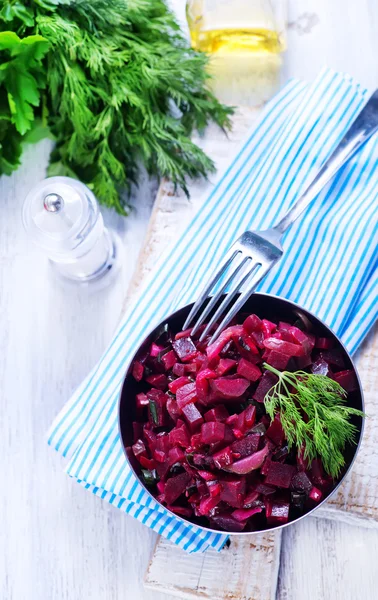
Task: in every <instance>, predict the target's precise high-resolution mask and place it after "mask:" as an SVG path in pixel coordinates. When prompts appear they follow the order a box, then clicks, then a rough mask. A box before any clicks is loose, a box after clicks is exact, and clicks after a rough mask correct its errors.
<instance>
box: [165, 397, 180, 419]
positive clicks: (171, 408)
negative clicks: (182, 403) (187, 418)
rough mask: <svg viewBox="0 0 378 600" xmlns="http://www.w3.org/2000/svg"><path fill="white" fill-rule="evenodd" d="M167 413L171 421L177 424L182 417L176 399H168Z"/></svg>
mask: <svg viewBox="0 0 378 600" xmlns="http://www.w3.org/2000/svg"><path fill="white" fill-rule="evenodd" d="M166 408H167V412H168V414H169V416H170V417H171V419H172V420H173V421H174V422H175V423H176V422H177V419H178V418H179V417H180V415H181V409H180V408H179V405H178V404H177V402H176V400H175V399H174V398H168V400H167V404H166Z"/></svg>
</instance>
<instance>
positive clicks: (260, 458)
mask: <svg viewBox="0 0 378 600" xmlns="http://www.w3.org/2000/svg"><path fill="white" fill-rule="evenodd" d="M268 453H269V447H268V446H264V448H262V449H261V450H258V451H257V452H254V453H253V454H251V455H250V456H246V457H245V458H242V459H240V460H237V461H235V462H234V463H233V464H232V465H230V466H229V467H223V468H224V470H226V471H228V472H229V473H236V474H237V475H246V474H247V473H250V472H251V471H254V470H256V469H259V468H260V467H261V465H262V464H263V462H264V460H265V458H266V457H267V455H268Z"/></svg>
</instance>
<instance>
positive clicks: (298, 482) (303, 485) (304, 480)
mask: <svg viewBox="0 0 378 600" xmlns="http://www.w3.org/2000/svg"><path fill="white" fill-rule="evenodd" d="M290 488H291V489H292V490H299V491H300V492H306V494H309V493H310V491H311V489H312V483H311V481H310V479H309V477H307V475H306V473H304V471H299V473H295V475H294V477H293V478H292V480H291V483H290Z"/></svg>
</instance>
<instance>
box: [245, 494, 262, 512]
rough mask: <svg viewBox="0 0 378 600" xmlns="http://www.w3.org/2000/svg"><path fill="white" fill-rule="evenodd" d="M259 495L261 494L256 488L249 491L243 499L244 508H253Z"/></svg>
mask: <svg viewBox="0 0 378 600" xmlns="http://www.w3.org/2000/svg"><path fill="white" fill-rule="evenodd" d="M259 495H260V494H259V493H258V492H256V491H255V490H251V491H250V492H248V494H247V495H246V496H245V498H244V501H243V508H252V507H253V506H256V500H257V498H258V497H259Z"/></svg>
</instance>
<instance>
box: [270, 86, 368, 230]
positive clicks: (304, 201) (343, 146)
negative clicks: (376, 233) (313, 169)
mask: <svg viewBox="0 0 378 600" xmlns="http://www.w3.org/2000/svg"><path fill="white" fill-rule="evenodd" d="M377 130H378V90H376V91H375V92H374V94H373V95H372V96H371V98H370V99H369V100H368V102H367V103H366V105H365V106H364V108H363V109H362V111H361V112H360V114H359V115H358V117H357V118H356V119H355V121H353V123H352V125H351V126H350V128H349V129H348V131H347V132H346V134H345V135H344V137H343V139H342V140H341V142H340V143H339V144H338V146H337V147H336V148H335V150H334V151H333V152H332V154H331V156H330V157H329V158H328V159H327V160H326V162H325V163H324V164H323V166H322V168H321V169H320V171H319V172H318V174H317V175H316V177H315V179H313V181H312V182H311V183H310V185H309V186H308V188H307V189H306V190H305V192H304V193H303V194H302V195H301V197H300V198H299V199H298V200H297V202H296V203H295V204H294V206H293V207H292V208H291V209H290V210H289V211H288V212H287V213H286V215H285V216H284V217H283V218H282V219H281V221H279V222H278V223H277V225H275V226H274V227H273V229H274V230H275V231H277V232H278V233H280V234H283V233H284V232H285V231H286V230H287V229H288V227H290V225H291V224H292V223H294V221H295V220H296V219H297V218H298V217H299V216H300V215H301V214H302V212H303V211H304V210H305V209H306V208H307V206H308V205H309V204H310V202H312V200H314V198H315V197H316V196H317V195H318V194H319V192H320V191H321V190H322V189H323V187H324V186H325V185H326V183H328V181H329V180H330V179H331V178H332V177H333V176H334V175H335V173H337V171H338V170H339V169H340V168H341V167H342V166H343V165H344V164H345V163H346V162H347V161H348V160H349V159H350V158H351V157H352V156H353V154H354V153H355V152H356V151H357V150H358V149H359V148H360V147H361V146H362V144H364V143H365V142H366V141H367V140H368V139H369V138H370V137H371V136H372V135H373V133H375V132H376V131H377Z"/></svg>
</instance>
